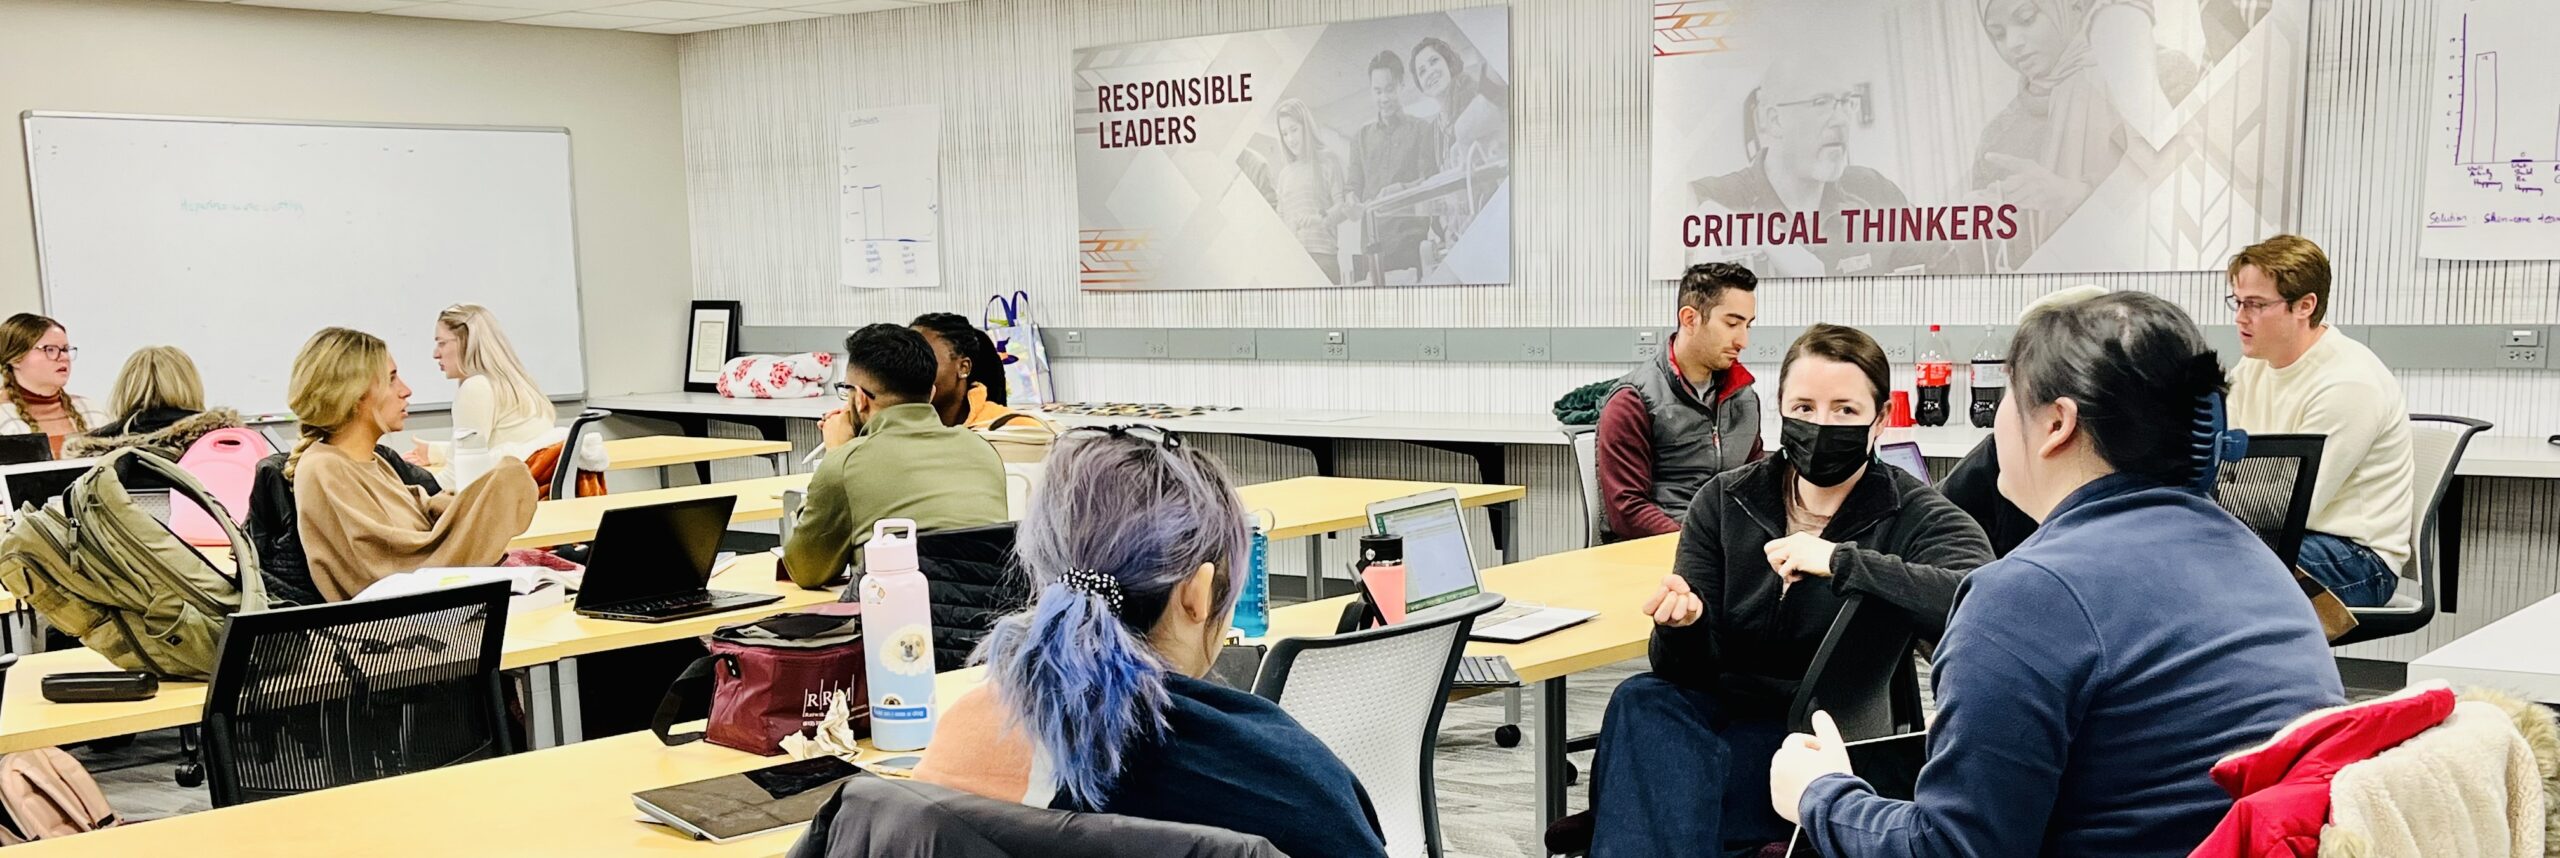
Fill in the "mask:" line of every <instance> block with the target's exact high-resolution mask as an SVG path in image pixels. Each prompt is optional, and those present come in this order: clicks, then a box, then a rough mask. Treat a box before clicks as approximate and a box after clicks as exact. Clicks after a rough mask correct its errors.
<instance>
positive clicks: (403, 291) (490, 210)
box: [23, 112, 586, 415]
mask: <svg viewBox="0 0 2560 858" xmlns="http://www.w3.org/2000/svg"><path fill="white" fill-rule="evenodd" d="M23 122H24V126H25V131H26V145H27V178H28V188H29V190H30V192H31V193H32V195H33V198H34V204H35V224H36V253H37V262H38V270H39V272H40V274H41V278H42V281H43V287H44V304H45V312H46V314H47V315H50V316H53V317H54V318H55V319H58V320H60V321H61V322H62V324H63V326H64V327H65V328H67V329H68V330H69V332H70V335H71V343H72V345H74V346H76V347H78V348H79V350H80V351H79V358H78V362H77V363H76V364H75V365H74V367H73V369H72V382H71V387H72V389H73V391H74V392H77V393H80V394H81V395H84V396H90V397H99V398H103V397H105V396H106V395H107V392H108V389H109V387H110V386H112V385H113V383H114V380H115V375H116V371H117V370H118V369H119V368H120V367H121V366H122V365H123V364H124V360H125V358H126V356H128V355H131V354H132V353H133V352H134V350H136V349H139V348H141V347H144V346H149V345H164V344H165V345H174V346H177V347H179V348H181V349H184V350H186V352H187V354H188V356H190V357H192V358H194V359H195V362H196V367H197V369H198V370H199V371H200V372H202V374H203V375H204V381H205V396H206V403H207V404H208V405H220V406H228V407H231V408H236V409H239V410H240V411H241V413H243V414H249V415H263V414H282V413H284V412H286V411H287V408H286V406H285V383H286V380H287V378H288V377H289V376H290V375H291V374H292V368H293V356H294V353H295V352H297V351H299V350H300V349H301V348H302V343H303V341H305V340H307V339H309V338H310V337H311V334H312V333H314V332H316V331H318V330H319V329H321V328H323V327H327V326H330V325H338V326H343V327H350V328H355V329H357V330H361V331H365V332H367V333H370V334H373V335H375V336H378V337H381V338H383V340H384V341H386V342H387V343H389V345H390V347H391V356H392V359H393V361H394V362H395V363H397V364H398V366H399V368H400V375H401V377H402V378H403V379H404V380H406V381H408V382H409V386H410V387H411V388H412V389H413V390H415V391H416V392H415V394H414V395H413V396H412V397H411V399H410V403H411V407H413V408H435V407H440V406H444V405H448V404H450V403H451V402H452V401H453V388H454V383H453V382H451V381H448V380H446V379H445V378H444V375H443V373H441V372H438V371H437V370H436V365H435V317H436V313H437V312H438V311H441V310H443V309H444V308H445V307H446V306H448V305H451V304H454V303H457V302H463V301H473V302H478V303H481V304H485V305H488V306H489V308H490V309H491V310H492V311H494V312H496V313H497V315H498V319H499V321H500V322H501V323H503V325H504V326H505V328H506V332H507V338H508V339H509V340H510V341H511V342H513V343H514V344H515V347H516V350H517V353H518V354H519V355H520V356H521V357H522V358H523V359H524V363H525V368H526V370H527V371H529V372H531V373H532V374H533V378H534V381H535V382H537V383H539V384H540V385H541V386H542V389H543V391H544V392H546V393H548V394H550V395H552V396H553V397H555V398H567V397H576V396H583V395H584V394H585V393H586V365H585V355H584V348H583V345H582V340H583V337H582V334H581V319H580V314H579V311H578V265H577V258H578V249H577V234H576V225H575V222H574V215H573V210H572V202H571V188H570V165H569V133H568V131H567V130H566V129H560V128H478V127H458V126H387V125H360V124H312V123H304V124H297V123H290V122H269V121H258V120H236V119H203V118H188V117H151V116H112V115H100V114H67V113H37V112H30V113H28V114H25V115H24V119H23Z"/></svg>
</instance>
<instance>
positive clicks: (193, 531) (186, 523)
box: [169, 426, 275, 546]
mask: <svg viewBox="0 0 2560 858" xmlns="http://www.w3.org/2000/svg"><path fill="white" fill-rule="evenodd" d="M274 452H275V449H274V448H273V447H270V446H268V445H267V438H266V436H264V435H260V434H258V433H257V432H255V431H252V430H249V429H243V428H239V427H236V426H235V427H231V428H228V429H216V430H213V431H211V432H207V433H205V435H204V437H202V438H198V439H196V442H195V443H194V444H191V445H188V447H187V454H186V455H185V456H182V457H180V458H179V459H178V468H179V470H183V471H186V472H187V474H188V475H189V476H192V477H195V478H196V482H198V483H201V484H203V485H204V490H205V492H206V493H207V494H211V495H213V498H214V500H217V501H221V502H222V510H223V513H224V514H226V515H229V516H231V522H232V523H233V524H235V525H236V524H240V523H241V518H240V517H241V516H242V515H245V514H247V513H248V511H249V487H250V486H251V485H254V484H256V483H257V479H258V460H260V459H264V458H266V457H267V456H268V455H269V454H272V453H274ZM169 507H170V509H169V530H170V531H171V532H173V533H176V534H177V535H178V538H180V539H184V540H186V541H187V544H188V545H221V546H228V545H230V544H231V537H229V536H225V535H223V532H222V524H221V522H217V521H214V520H213V516H212V515H211V514H210V513H207V512H205V511H204V510H203V509H200V508H198V507H197V506H196V505H195V504H191V503H188V504H170V505H169Z"/></svg>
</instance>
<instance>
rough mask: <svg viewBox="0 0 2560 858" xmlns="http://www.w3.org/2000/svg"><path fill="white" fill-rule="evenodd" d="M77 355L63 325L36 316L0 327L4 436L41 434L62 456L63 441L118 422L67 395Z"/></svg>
mask: <svg viewBox="0 0 2560 858" xmlns="http://www.w3.org/2000/svg"><path fill="white" fill-rule="evenodd" d="M78 351H79V349H76V348H73V347H72V346H71V334H70V332H69V331H66V330H64V329H63V327H62V323H61V322H56V321H54V320H52V319H49V318H46V317H44V316H39V315H36V314H34V313H19V314H17V315H15V316H10V317H9V320H8V321H5V322H0V384H5V385H6V386H7V387H8V396H7V397H6V401H0V435H32V434H35V433H38V432H42V433H44V436H45V440H46V441H48V442H50V443H51V444H52V445H53V454H54V455H56V456H60V455H62V440H63V439H64V438H68V437H71V436H73V435H81V434H86V433H87V432H88V431H89V428H90V427H92V426H104V425H106V424H108V423H110V422H113V421H114V420H115V417H113V416H112V415H109V414H107V413H106V412H104V411H100V410H98V409H97V406H95V405H92V404H90V402H89V400H87V399H84V398H81V397H78V396H73V395H71V393H70V391H68V390H66V388H68V387H70V386H71V357H72V355H73V354H74V353H76V352H78Z"/></svg>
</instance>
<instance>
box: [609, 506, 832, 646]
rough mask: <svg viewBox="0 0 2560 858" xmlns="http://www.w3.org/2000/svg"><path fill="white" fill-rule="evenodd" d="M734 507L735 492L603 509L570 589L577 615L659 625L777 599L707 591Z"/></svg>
mask: <svg viewBox="0 0 2560 858" xmlns="http://www.w3.org/2000/svg"><path fill="white" fill-rule="evenodd" d="M737 505H738V498H737V496H736V495H719V496H716V497H707V498H702V499H699V500H685V501H674V502H670V503H662V504H651V505H649V506H634V507H624V508H622V509H614V510H606V511H605V514H604V518H603V520H602V521H600V522H598V523H597V524H596V539H595V549H594V553H593V554H591V555H589V556H588V557H587V574H586V581H585V582H584V583H585V587H584V588H583V589H580V590H579V591H578V607H577V611H578V616H582V617H595V618H597V619H603V620H630V621H633V622H642V623H663V622H666V621H668V620H680V619H683V618H685V617H698V616H701V615H703V614H711V613H718V612H721V611H728V610H735V609H738V608H745V607H751V606H755V605H765V604H771V603H774V602H779V601H782V596H781V595H780V594H775V593H739V592H733V591H728V590H713V589H711V588H710V587H709V586H707V585H708V584H710V583H711V566H712V561H713V560H714V559H715V558H717V557H718V556H719V553H720V535H721V534H722V533H725V532H727V531H728V529H729V512H730V510H732V509H735V508H736V507H737Z"/></svg>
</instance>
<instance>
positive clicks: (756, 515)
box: [508, 474, 809, 548]
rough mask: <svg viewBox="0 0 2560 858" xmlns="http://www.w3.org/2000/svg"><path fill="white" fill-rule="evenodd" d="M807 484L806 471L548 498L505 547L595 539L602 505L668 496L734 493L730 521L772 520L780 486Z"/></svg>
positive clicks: (778, 509)
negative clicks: (521, 530)
mask: <svg viewBox="0 0 2560 858" xmlns="http://www.w3.org/2000/svg"><path fill="white" fill-rule="evenodd" d="M808 486H809V475H808V474H787V475H784V476H779V477H758V478H756V479H752V480H730V481H728V482H722V483H704V484H700V485H691V486H675V487H673V488H664V489H646V490H642V491H636V492H614V493H612V494H607V495H597V496H595V497H585V498H563V499H560V500H547V501H543V502H542V503H540V504H538V505H536V506H535V507H534V508H533V523H532V524H531V525H528V526H526V527H525V530H524V535H522V536H518V537H516V538H515V541H513V542H510V543H508V546H509V547H513V548H541V547H545V546H551V545H561V544H566V543H571V542H584V541H587V540H590V539H594V538H595V536H596V525H598V524H600V523H602V522H603V521H604V514H605V511H606V510H615V509H623V508H626V507H635V506H648V505H650V504H661V503H668V502H672V501H685V500H699V499H702V498H708V497H719V496H721V495H735V496H737V498H738V506H737V508H735V509H733V510H731V511H730V512H729V523H730V524H732V525H737V524H745V523H747V522H755V521H772V520H774V519H777V518H781V517H782V492H783V490H784V489H800V488H807V487H808Z"/></svg>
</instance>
